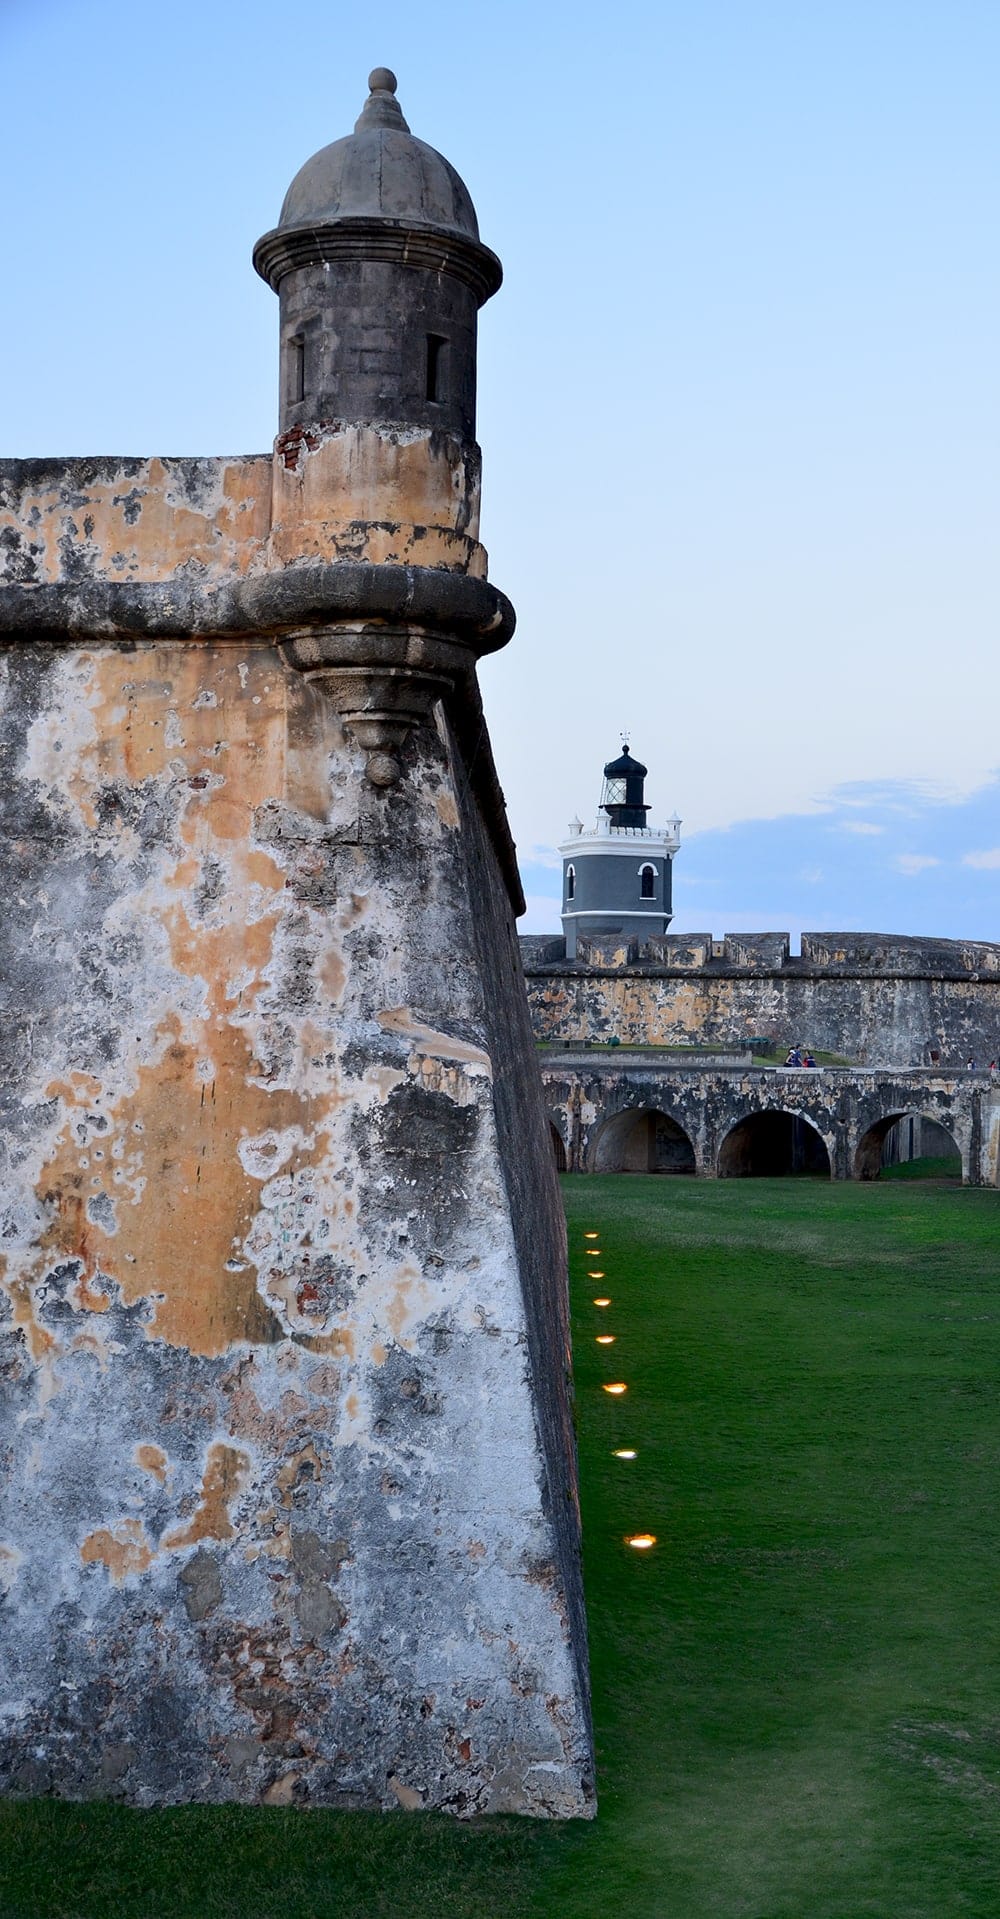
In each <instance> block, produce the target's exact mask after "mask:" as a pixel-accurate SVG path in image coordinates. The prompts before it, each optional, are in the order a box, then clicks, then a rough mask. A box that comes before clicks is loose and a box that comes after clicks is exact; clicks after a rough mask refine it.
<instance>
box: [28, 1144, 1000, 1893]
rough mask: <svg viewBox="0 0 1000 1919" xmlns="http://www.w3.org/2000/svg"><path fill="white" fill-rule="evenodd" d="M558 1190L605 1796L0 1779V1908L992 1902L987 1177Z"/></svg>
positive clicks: (996, 1572)
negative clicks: (286, 1798) (112, 1802)
mask: <svg viewBox="0 0 1000 1919" xmlns="http://www.w3.org/2000/svg"><path fill="white" fill-rule="evenodd" d="M563 1186H564V1193H565V1199H566V1206H567V1212H568V1216H569V1223H570V1244H571V1255H572V1279H573V1298H574V1325H575V1339H576V1355H577V1359H576V1379H577V1400H578V1416H579V1428H580V1450H581V1471H582V1482H583V1510H584V1525H585V1539H586V1553H585V1558H586V1577H587V1588H588V1598H589V1609H590V1629H591V1651H592V1667H593V1678H594V1711H595V1724H596V1736H597V1749H598V1783H599V1791H600V1814H599V1817H598V1819H597V1820H596V1822H594V1823H593V1824H592V1825H586V1824H577V1825H573V1826H569V1827H563V1828H555V1827H551V1826H544V1825H541V1824H535V1823H534V1822H529V1821H517V1820H503V1821H493V1822H484V1823H482V1824H479V1825H467V1826H461V1825H456V1824H453V1823H451V1822H449V1821H447V1820H444V1819H437V1818H430V1817H424V1816H420V1815H416V1816H408V1815H405V1814H398V1815H392V1816H388V1817H385V1818H381V1817H378V1816H364V1815H358V1814H326V1813H307V1814H300V1813H295V1812H290V1811H257V1810H249V1809H235V1808H227V1809H221V1810H211V1809H205V1808H193V1809H189V1810H182V1811H177V1812H170V1813H154V1814H137V1813H128V1812H125V1811H122V1810H120V1809H114V1808H110V1807H95V1806H89V1807H86V1808H81V1807H72V1806H69V1807H67V1806H58V1805H51V1804H48V1803H43V1804H35V1805H33V1806H29V1807H24V1806H20V1807H12V1806H7V1807H5V1808H3V1810H2V1811H0V1913H2V1914H3V1915H4V1919H7V1915H13V1914H17V1915H19V1919H21V1916H22V1915H23V1916H24V1919H28V1916H30V1919H36V1915H37V1919H43V1916H44V1919H52V1916H53V1915H59V1919H98V1915H99V1916H100V1919H108V1916H109V1915H111V1916H113V1919H160V1916H161V1915H162V1916H163V1919H167V1915H169V1916H170V1919H194V1915H197V1919H222V1915H225V1919H272V1915H273V1919H279V1915H280V1916H281V1919H327V1915H330V1919H333V1915H337V1916H338V1919H339V1916H340V1915H344V1919H347V1916H348V1915H350V1916H351V1919H381V1915H383V1914H384V1915H386V1916H387V1919H388V1915H390V1914H391V1915H393V1919H400V1916H404V1919H431V1915H433V1919H442V1916H443V1915H447V1919H464V1916H465V1915H470V1916H471V1915H473V1914H475V1915H477V1919H521V1916H522V1915H525V1916H526V1919H527V1916H529V1915H539V1919H540V1916H541V1915H542V1914H545V1915H547V1916H548V1915H557V1916H558V1919H563V1916H565V1919H590V1916H591V1915H595V1916H596V1915H597V1914H601V1915H607V1914H608V1912H609V1910H610V1911H611V1912H612V1913H613V1914H614V1919H619V1915H620V1919H626V1916H627V1919H952V1916H953V1915H954V1919H958V1916H959V1915H961V1916H962V1919H995V1915H996V1913H997V1910H998V1907H1000V1631H998V1620H1000V1516H998V1511H997V1483H998V1467H1000V1412H998V1405H997V1397H998V1395H997V1376H998V1360H1000V1194H998V1193H994V1192H976V1191H970V1190H968V1189H965V1190H963V1189H961V1188H955V1187H950V1186H947V1185H933V1184H927V1183H923V1184H921V1183H907V1182H889V1183H885V1182H882V1181H879V1182H876V1183H873V1184H869V1185H850V1184H845V1185H840V1184H837V1185H831V1184H829V1183H826V1182H816V1181H798V1180H786V1181H778V1180H775V1181H768V1180H746V1181H741V1180H731V1181H722V1182H719V1183H716V1182H701V1181H697V1182H696V1181H694V1180H680V1179H677V1180H671V1179H636V1178H623V1177H617V1178H615V1177H609V1178H588V1179H579V1178H577V1179H567V1180H565V1181H564V1182H563ZM586 1232H597V1233H598V1234H599V1238H598V1239H597V1241H596V1242H589V1243H590V1244H596V1245H597V1246H598V1247H599V1248H600V1252H601V1258H600V1260H599V1261H596V1260H595V1261H593V1262H591V1261H590V1260H589V1259H587V1258H586V1257H585V1247H586V1245H587V1244H588V1242H586V1241H585V1239H584V1234H585V1233H586ZM591 1264H593V1265H594V1266H595V1267H596V1269H597V1270H598V1271H600V1272H602V1273H603V1274H604V1278H603V1279H602V1280H601V1281H600V1282H599V1283H595V1284H588V1283H587V1280H586V1277H585V1275H586V1272H587V1268H588V1267H589V1266H590V1265H591ZM601 1294H607V1295H610V1297H611V1300H612V1305H611V1307H610V1308H608V1309H605V1310H601V1309H598V1308H596V1307H594V1306H593V1305H592V1303H591V1301H592V1298H593V1297H594V1295H601ZM599 1332H611V1333H614V1334H615V1344H614V1345H613V1346H609V1347H606V1348H605V1347H599V1346H598V1345H597V1344H596V1343H595V1341H596V1335H597V1334H598V1333H599ZM617 1379H621V1380H625V1381H627V1383H628V1392H627V1393H626V1394H625V1395H624V1396H623V1397H621V1398H618V1399H615V1398H612V1397H610V1396H608V1395H607V1394H605V1393H604V1392H603V1390H602V1384H603V1383H604V1382H606V1381H613V1380H617ZM625 1446H630V1447H635V1448H636V1450H637V1454H638V1456H637V1458H636V1459H635V1460H633V1461H625V1460H620V1459H617V1458H615V1457H614V1456H613V1455H614V1450H615V1448H617V1447H625ZM645 1529H648V1530H649V1531H651V1532H653V1533H655V1535H656V1539H657V1543H656V1545H655V1547H654V1548H653V1549H652V1550H651V1551H649V1552H646V1553H641V1552H638V1551H635V1550H632V1549H631V1548H629V1547H628V1546H627V1545H626V1544H625V1543H624V1540H625V1535H626V1534H627V1533H630V1532H634V1531H637V1530H645Z"/></svg>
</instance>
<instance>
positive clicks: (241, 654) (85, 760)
mask: <svg viewBox="0 0 1000 1919" xmlns="http://www.w3.org/2000/svg"><path fill="white" fill-rule="evenodd" d="M81 664H82V665H85V666H86V668H87V678H86V681H85V683H84V685H83V686H82V688H81V691H80V697H81V698H82V699H84V700H85V701H86V703H87V704H88V706H89V707H90V709H91V713H92V715H93V721H94V734H93V737H91V738H90V739H89V740H87V741H86V742H85V743H84V744H82V745H81V746H80V747H79V748H78V750H77V751H76V753H75V754H74V755H73V757H72V759H71V760H70V762H69V764H68V766H67V771H66V781H67V788H68V791H69V793H70V796H71V798H72V799H73V801H74V802H75V804H76V805H77V807H78V808H79V810H80V814H81V816H82V818H83V820H84V821H85V823H86V824H87V826H88V827H89V828H91V829H92V830H96V829H98V827H99V826H100V830H101V831H102V833H107V831H108V828H107V825H106V823H101V822H99V821H98V818H97V814H96V810H95V798H96V789H97V788H98V787H99V786H100V785H101V784H103V783H104V782H105V781H107V780H112V779H114V780H125V781H128V782H130V783H138V782H142V781H145V780H149V779H157V778H159V777H161V776H162V775H163V774H164V773H167V774H169V776H170V778H171V780H172V782H173V784H174V790H175V793H176V792H179V793H180V795H181V797H182V799H183V800H184V802H185V811H186V815H187V817H186V819H185V826H187V827H190V824H191V822H192V820H193V821H194V822H195V823H197V822H199V821H201V820H202V819H203V818H204V816H205V814H206V813H207V812H210V813H211V815H212V827H211V830H212V833H213V835H214V837H215V838H219V839H232V838H238V837H239V835H240V833H241V831H243V832H245V831H246V829H247V826H248V824H249V819H248V816H249V814H250V813H251V812H252V810H253V808H254V807H255V806H259V805H261V804H262V803H263V801H264V800H266V799H269V798H274V797H276V796H277V797H280V796H281V795H282V794H283V790H284V760H285V738H286V706H287V703H288V701H289V700H292V701H295V700H298V699H299V698H301V693H300V689H299V688H298V687H297V685H296V684H295V683H294V682H290V681H289V676H288V674H287V672H286V670H285V669H284V667H283V666H282V664H281V662H280V660H279V659H278V657H277V655H276V654H275V653H274V652H273V651H272V650H271V648H269V647H260V646H258V647H248V648H246V649H245V651H243V650H241V651H238V650H237V649H236V648H235V647H233V646H232V645H228V646H223V645H220V644H218V643H212V642H210V641H206V642H204V643H201V644H198V645H192V644H191V642H190V641H188V642H187V643H186V644H185V645H181V644H180V643H177V644H174V643H171V642H169V641H159V642H157V643H156V645H155V646H154V645H153V644H152V643H148V644H145V645H140V646H139V647H138V648H137V649H136V650H135V651H134V652H125V651H123V650H122V651H119V650H117V649H109V650H108V651H107V652H95V653H89V654H84V655H83V656H82V658H81ZM185 780H187V781H188V782H189V784H188V785H187V787H186V789H185V785H184V782H185Z"/></svg>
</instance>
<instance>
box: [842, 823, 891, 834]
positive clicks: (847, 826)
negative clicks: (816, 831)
mask: <svg viewBox="0 0 1000 1919" xmlns="http://www.w3.org/2000/svg"><path fill="white" fill-rule="evenodd" d="M832 830H833V829H831V831H832ZM837 830H839V831H840V832H841V833H865V834H868V833H884V832H885V827H884V826H876V824H875V821H874V820H841V821H840V824H839V828H838V829H837Z"/></svg>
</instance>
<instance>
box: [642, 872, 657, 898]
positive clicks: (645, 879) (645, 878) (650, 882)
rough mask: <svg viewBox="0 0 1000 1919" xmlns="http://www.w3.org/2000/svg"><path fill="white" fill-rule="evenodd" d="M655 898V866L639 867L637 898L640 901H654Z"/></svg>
mask: <svg viewBox="0 0 1000 1919" xmlns="http://www.w3.org/2000/svg"><path fill="white" fill-rule="evenodd" d="M655 897H656V868H655V866H640V868H639V898H640V899H641V900H651V899H655Z"/></svg>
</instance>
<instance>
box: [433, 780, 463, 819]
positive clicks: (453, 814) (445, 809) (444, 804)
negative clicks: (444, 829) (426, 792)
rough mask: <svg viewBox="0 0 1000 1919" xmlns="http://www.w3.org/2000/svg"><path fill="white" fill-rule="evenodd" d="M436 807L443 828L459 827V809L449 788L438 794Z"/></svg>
mask: <svg viewBox="0 0 1000 1919" xmlns="http://www.w3.org/2000/svg"><path fill="white" fill-rule="evenodd" d="M434 805H435V806H436V808H437V816H438V819H439V820H440V821H441V824H442V826H457V825H458V807H457V806H456V804H455V797H454V794H452V793H449V791H448V789H447V788H444V789H443V790H442V791H441V792H440V793H439V794H438V796H437V798H436V799H435V801H434Z"/></svg>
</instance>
